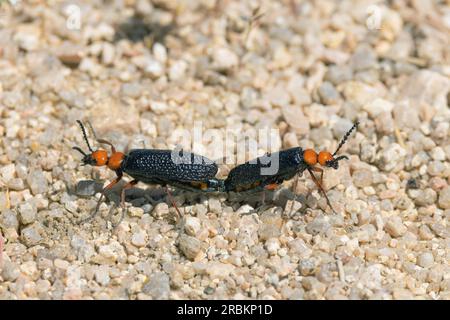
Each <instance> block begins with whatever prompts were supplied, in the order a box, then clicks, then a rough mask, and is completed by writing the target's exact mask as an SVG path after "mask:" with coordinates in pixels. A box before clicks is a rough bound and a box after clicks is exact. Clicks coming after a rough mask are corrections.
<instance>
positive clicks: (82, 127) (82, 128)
mask: <svg viewBox="0 0 450 320" xmlns="http://www.w3.org/2000/svg"><path fill="white" fill-rule="evenodd" d="M77 122H78V124H79V125H80V128H81V131H83V137H84V141H86V144H87V146H88V148H89V151H91V152H94V150H92V148H91V145H90V144H89V140H88V138H87V134H86V130H85V129H84V126H83V123H82V122H81V121H80V120H77Z"/></svg>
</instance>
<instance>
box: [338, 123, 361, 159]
mask: <svg viewBox="0 0 450 320" xmlns="http://www.w3.org/2000/svg"><path fill="white" fill-rule="evenodd" d="M358 125H359V121H356V122H355V124H354V125H353V127H351V128H350V130H348V131H347V133H346V134H345V135H344V137H343V138H342V140H341V142H340V143H339V145H338V147H337V149H336V151H335V152H334V153H333V157H334V156H335V155H336V153H338V151H339V149H341V148H342V146H343V145H344V144H345V143H346V142H347V139H348V137H349V136H350V134H351V133H352V131H353V130H355V129H356V128H357V127H358Z"/></svg>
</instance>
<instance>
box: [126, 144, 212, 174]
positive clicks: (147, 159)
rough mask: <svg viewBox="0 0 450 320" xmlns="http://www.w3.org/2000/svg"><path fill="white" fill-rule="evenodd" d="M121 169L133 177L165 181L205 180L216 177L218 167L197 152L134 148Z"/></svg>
mask: <svg viewBox="0 0 450 320" xmlns="http://www.w3.org/2000/svg"><path fill="white" fill-rule="evenodd" d="M121 169H122V170H123V172H125V173H127V174H128V175H130V176H132V177H136V178H137V177H148V180H151V179H152V178H161V179H163V180H165V181H170V180H177V181H203V180H206V179H210V178H214V177H215V175H216V173H217V171H218V167H217V164H215V163H214V162H212V161H211V160H210V159H208V158H206V157H203V156H200V155H197V154H195V153H191V152H187V151H183V152H182V153H178V152H176V151H172V150H157V149H156V150H150V149H134V150H131V151H130V152H129V153H128V154H127V155H126V157H125V159H124V161H123V163H122V166H121Z"/></svg>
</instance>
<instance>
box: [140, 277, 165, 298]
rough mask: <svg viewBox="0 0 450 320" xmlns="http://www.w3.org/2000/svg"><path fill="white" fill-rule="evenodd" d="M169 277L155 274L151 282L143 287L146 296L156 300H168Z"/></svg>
mask: <svg viewBox="0 0 450 320" xmlns="http://www.w3.org/2000/svg"><path fill="white" fill-rule="evenodd" d="M169 280H170V279H169V276H168V275H166V274H165V273H163V272H157V273H155V274H153V275H152V276H151V278H150V280H149V281H148V282H147V283H146V284H145V285H144V286H143V287H142V291H143V292H144V293H145V294H148V295H150V296H151V297H152V298H153V299H155V300H167V299H169V294H170V283H169Z"/></svg>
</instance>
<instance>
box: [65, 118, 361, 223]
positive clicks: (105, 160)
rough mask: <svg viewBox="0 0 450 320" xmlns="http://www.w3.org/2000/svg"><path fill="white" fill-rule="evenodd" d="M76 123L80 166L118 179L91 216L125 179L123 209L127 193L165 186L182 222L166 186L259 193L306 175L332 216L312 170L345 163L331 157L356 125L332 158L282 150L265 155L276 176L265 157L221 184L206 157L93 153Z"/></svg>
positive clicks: (139, 151) (138, 152)
mask: <svg viewBox="0 0 450 320" xmlns="http://www.w3.org/2000/svg"><path fill="white" fill-rule="evenodd" d="M77 122H78V124H79V125H80V127H81V130H82V132H83V137H84V140H85V141H86V144H87V146H88V148H89V151H90V153H85V152H84V151H83V150H82V149H81V148H79V147H73V149H75V150H77V151H79V152H80V153H81V154H82V155H83V159H82V162H83V165H87V164H89V165H94V166H107V167H108V168H109V169H111V170H113V171H115V173H116V175H117V177H116V179H114V180H113V181H112V182H111V183H109V184H108V185H107V186H106V187H105V188H104V189H103V190H102V193H101V196H100V199H99V201H98V204H97V207H96V210H95V212H94V214H95V213H96V212H97V211H98V208H99V205H100V203H101V201H102V199H103V197H104V195H105V192H106V191H107V190H109V189H111V188H112V187H113V186H114V185H115V184H117V183H118V182H119V181H120V180H121V179H122V177H123V174H124V173H126V174H128V175H129V176H131V177H132V178H133V179H134V180H132V181H130V182H128V183H127V184H126V185H125V186H124V187H123V189H122V192H121V204H122V205H123V204H124V202H125V190H127V189H129V188H131V187H132V186H134V185H135V184H137V183H138V182H139V181H141V182H144V183H148V184H160V185H163V186H166V192H167V194H168V196H169V197H170V200H171V202H172V204H173V205H174V207H175V209H176V210H177V212H178V214H179V215H180V216H181V213H180V212H179V210H178V208H177V207H176V205H175V203H174V201H173V200H172V198H171V194H170V192H169V189H168V188H167V186H168V185H170V186H173V187H177V188H180V189H184V190H188V191H194V192H238V193H242V192H257V191H264V190H274V189H275V188H276V187H277V186H278V185H280V184H281V183H282V182H283V181H285V180H289V179H292V178H294V176H296V175H297V174H301V173H303V172H304V171H305V170H308V172H309V173H310V175H311V178H312V179H313V181H314V182H315V184H316V185H317V186H318V188H319V189H320V190H321V191H322V193H323V194H324V196H325V198H326V199H327V203H328V205H329V206H330V208H331V209H332V210H333V211H334V209H333V207H332V205H331V203H330V200H329V199H328V197H327V195H326V193H325V190H324V189H323V187H322V178H323V169H322V168H320V167H317V166H316V165H317V163H319V164H320V165H321V166H322V167H329V168H333V169H338V167H339V161H340V160H342V159H348V158H347V157H346V156H339V157H335V156H336V154H337V152H338V151H339V150H340V148H341V147H342V146H343V145H344V143H345V142H346V141H347V139H348V137H349V136H350V134H351V132H352V131H353V130H354V129H355V128H356V127H357V126H358V122H356V123H355V124H354V125H353V126H352V128H351V129H350V130H349V131H348V132H347V133H346V134H345V135H344V137H343V139H342V140H341V142H340V143H339V145H338V148H337V149H336V151H335V152H334V153H333V154H331V153H330V152H327V151H321V152H319V153H318V154H317V153H316V152H315V151H314V150H312V149H306V150H303V149H302V148H300V147H296V148H291V149H287V150H282V151H279V152H276V153H273V154H271V155H268V156H270V157H271V159H277V160H278V161H279V163H278V170H277V172H275V173H273V174H263V169H267V167H268V166H269V163H268V162H267V161H265V159H267V156H265V157H259V158H257V159H254V160H253V161H249V162H246V163H243V164H241V165H238V166H237V167H235V168H233V169H232V170H231V171H230V172H229V174H228V177H227V178H226V179H225V180H223V179H217V178H215V176H216V174H217V171H218V166H217V164H216V163H214V162H212V161H211V160H209V159H208V158H206V157H203V156H200V155H197V154H194V153H190V152H185V151H184V152H183V159H187V160H188V161H183V162H181V163H178V162H176V161H174V159H173V154H174V153H173V152H174V151H173V150H156V149H134V150H131V151H130V152H129V153H127V154H124V153H122V152H118V151H116V149H115V148H114V146H113V144H112V143H110V142H108V141H106V140H104V139H97V141H98V142H99V143H104V144H107V145H109V146H110V147H111V154H110V155H108V152H107V151H106V150H103V149H98V150H96V151H94V150H93V149H92V148H91V146H90V144H89V141H88V138H87V134H86V130H85V128H84V126H83V124H82V123H81V121H79V120H78V121H77ZM313 172H319V173H320V174H321V177H320V181H319V180H318V179H317V178H316V177H315V175H314V173H313ZM295 182H297V180H295ZM294 190H295V188H294Z"/></svg>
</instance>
